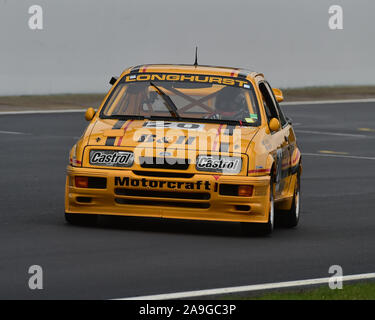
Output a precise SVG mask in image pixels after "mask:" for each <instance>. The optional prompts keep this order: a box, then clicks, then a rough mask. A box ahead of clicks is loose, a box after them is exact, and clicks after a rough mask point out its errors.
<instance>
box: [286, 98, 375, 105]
mask: <svg viewBox="0 0 375 320" xmlns="http://www.w3.org/2000/svg"><path fill="white" fill-rule="evenodd" d="M362 102H367V103H368V102H375V99H373V98H370V99H346V100H316V101H291V102H281V105H282V106H298V105H306V104H308V105H313V104H336V103H362Z"/></svg>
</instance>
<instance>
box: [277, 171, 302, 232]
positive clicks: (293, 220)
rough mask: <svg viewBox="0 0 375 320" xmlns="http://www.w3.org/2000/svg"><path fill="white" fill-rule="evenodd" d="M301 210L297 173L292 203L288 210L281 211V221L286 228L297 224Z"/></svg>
mask: <svg viewBox="0 0 375 320" xmlns="http://www.w3.org/2000/svg"><path fill="white" fill-rule="evenodd" d="M300 211H301V184H300V175H299V173H297V181H296V186H295V188H294V195H293V203H292V207H291V208H290V210H288V211H285V212H282V213H281V215H280V217H281V223H282V226H284V227H286V228H294V227H296V226H297V225H298V222H299V217H300Z"/></svg>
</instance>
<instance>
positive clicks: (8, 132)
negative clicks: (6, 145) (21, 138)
mask: <svg viewBox="0 0 375 320" xmlns="http://www.w3.org/2000/svg"><path fill="white" fill-rule="evenodd" d="M0 133H3V134H22V135H29V133H24V132H16V131H0Z"/></svg>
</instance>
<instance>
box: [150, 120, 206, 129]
mask: <svg viewBox="0 0 375 320" xmlns="http://www.w3.org/2000/svg"><path fill="white" fill-rule="evenodd" d="M143 127H144V128H162V129H180V130H197V131H202V130H203V128H204V124H201V123H191V122H171V121H146V122H145V123H144V124H143Z"/></svg>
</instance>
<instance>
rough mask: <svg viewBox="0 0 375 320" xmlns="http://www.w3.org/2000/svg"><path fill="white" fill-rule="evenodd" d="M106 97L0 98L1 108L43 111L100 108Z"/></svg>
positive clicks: (92, 95) (51, 96)
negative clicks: (16, 107) (37, 109)
mask: <svg viewBox="0 0 375 320" xmlns="http://www.w3.org/2000/svg"><path fill="white" fill-rule="evenodd" d="M104 96H105V94H104V93H97V94H54V95H27V96H0V107H2V106H10V107H15V106H22V107H25V108H42V109H49V108H80V107H82V108H87V107H98V106H99V105H100V103H101V102H102V100H103V98H104Z"/></svg>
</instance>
